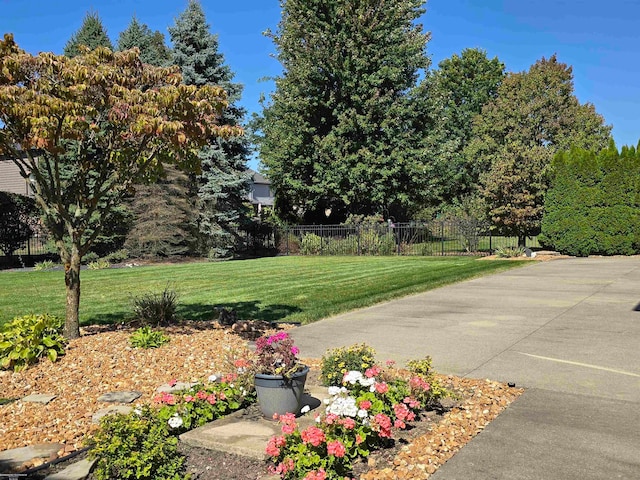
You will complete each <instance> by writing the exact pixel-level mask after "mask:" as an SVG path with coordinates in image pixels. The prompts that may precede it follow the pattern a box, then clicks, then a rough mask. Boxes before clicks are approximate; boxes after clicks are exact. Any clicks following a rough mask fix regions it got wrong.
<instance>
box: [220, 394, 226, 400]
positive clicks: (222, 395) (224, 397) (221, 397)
mask: <svg viewBox="0 0 640 480" xmlns="http://www.w3.org/2000/svg"><path fill="white" fill-rule="evenodd" d="M218 398H219V399H220V400H226V399H227V396H226V395H225V394H224V392H220V393H218Z"/></svg>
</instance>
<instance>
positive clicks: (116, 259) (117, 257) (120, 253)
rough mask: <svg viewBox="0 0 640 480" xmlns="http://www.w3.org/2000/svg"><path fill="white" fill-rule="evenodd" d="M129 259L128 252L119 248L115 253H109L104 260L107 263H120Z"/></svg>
mask: <svg viewBox="0 0 640 480" xmlns="http://www.w3.org/2000/svg"><path fill="white" fill-rule="evenodd" d="M128 258H129V250H127V249H126V248H121V249H120V250H116V251H115V252H111V253H110V254H109V255H105V257H104V259H105V260H107V261H108V262H109V263H122V262H124V261H125V260H127V259H128Z"/></svg>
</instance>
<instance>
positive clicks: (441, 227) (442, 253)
mask: <svg viewBox="0 0 640 480" xmlns="http://www.w3.org/2000/svg"><path fill="white" fill-rule="evenodd" d="M440 255H441V256H443V257H444V220H442V221H441V222H440Z"/></svg>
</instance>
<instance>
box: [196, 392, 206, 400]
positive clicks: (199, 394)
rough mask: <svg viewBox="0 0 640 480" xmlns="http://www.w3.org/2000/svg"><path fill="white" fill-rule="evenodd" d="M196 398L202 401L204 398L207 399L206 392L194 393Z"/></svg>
mask: <svg viewBox="0 0 640 480" xmlns="http://www.w3.org/2000/svg"><path fill="white" fill-rule="evenodd" d="M196 397H197V398H198V400H204V399H205V398H207V392H205V391H203V390H200V391H199V392H198V393H196Z"/></svg>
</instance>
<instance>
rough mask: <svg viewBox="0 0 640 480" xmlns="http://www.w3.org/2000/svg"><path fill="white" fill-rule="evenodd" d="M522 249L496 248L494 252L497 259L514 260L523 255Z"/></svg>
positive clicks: (523, 250)
mask: <svg viewBox="0 0 640 480" xmlns="http://www.w3.org/2000/svg"><path fill="white" fill-rule="evenodd" d="M524 252H525V249H524V247H498V248H496V250H495V254H496V256H498V257H499V258H515V257H521V256H523V255H524Z"/></svg>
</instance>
